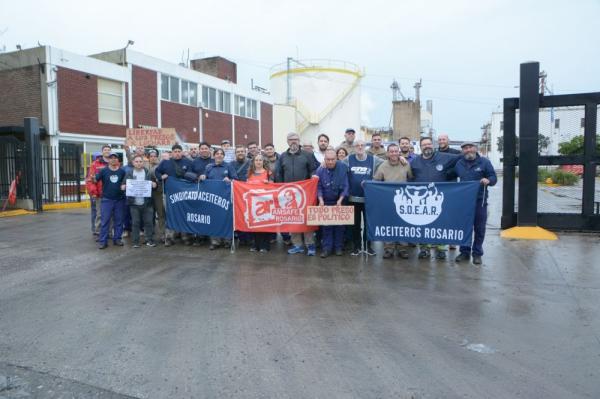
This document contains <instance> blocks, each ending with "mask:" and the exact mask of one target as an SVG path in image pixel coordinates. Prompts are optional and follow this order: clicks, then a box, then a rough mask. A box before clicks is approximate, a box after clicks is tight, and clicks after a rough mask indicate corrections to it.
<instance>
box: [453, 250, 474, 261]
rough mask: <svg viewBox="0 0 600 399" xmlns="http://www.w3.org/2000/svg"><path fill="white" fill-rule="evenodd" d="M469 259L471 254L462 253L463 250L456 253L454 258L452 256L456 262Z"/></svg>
mask: <svg viewBox="0 0 600 399" xmlns="http://www.w3.org/2000/svg"><path fill="white" fill-rule="evenodd" d="M470 260H471V255H469V254H468V253H464V252H461V254H460V255H458V256H457V257H456V258H454V261H455V262H456V263H461V262H469V261H470Z"/></svg>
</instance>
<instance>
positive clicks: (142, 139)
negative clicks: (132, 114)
mask: <svg viewBox="0 0 600 399" xmlns="http://www.w3.org/2000/svg"><path fill="white" fill-rule="evenodd" d="M176 142H177V133H176V132H175V129H173V128H160V129H159V128H144V129H127V130H126V132H125V145H128V146H130V147H142V148H145V147H171V146H172V145H173V144H175V143H176Z"/></svg>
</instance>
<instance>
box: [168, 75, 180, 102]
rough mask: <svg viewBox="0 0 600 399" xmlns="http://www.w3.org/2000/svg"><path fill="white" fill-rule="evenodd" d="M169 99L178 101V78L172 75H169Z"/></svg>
mask: <svg viewBox="0 0 600 399" xmlns="http://www.w3.org/2000/svg"><path fill="white" fill-rule="evenodd" d="M169 92H170V96H169V100H171V101H174V102H176V103H178V102H179V79H177V78H174V77H172V76H170V77H169Z"/></svg>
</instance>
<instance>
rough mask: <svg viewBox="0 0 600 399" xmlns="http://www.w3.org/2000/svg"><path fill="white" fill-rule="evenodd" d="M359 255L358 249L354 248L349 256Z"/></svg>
mask: <svg viewBox="0 0 600 399" xmlns="http://www.w3.org/2000/svg"><path fill="white" fill-rule="evenodd" d="M360 253H361V250H360V249H357V248H354V250H353V251H352V252H350V255H352V256H358V255H360Z"/></svg>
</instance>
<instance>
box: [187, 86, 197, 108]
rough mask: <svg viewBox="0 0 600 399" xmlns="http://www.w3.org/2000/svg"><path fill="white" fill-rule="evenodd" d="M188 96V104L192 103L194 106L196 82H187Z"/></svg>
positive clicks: (195, 105) (195, 103)
mask: <svg viewBox="0 0 600 399" xmlns="http://www.w3.org/2000/svg"><path fill="white" fill-rule="evenodd" d="M189 84H190V86H189V97H190V101H189V102H188V104H189V105H193V106H194V107H197V106H198V84H196V83H192V82H189Z"/></svg>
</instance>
